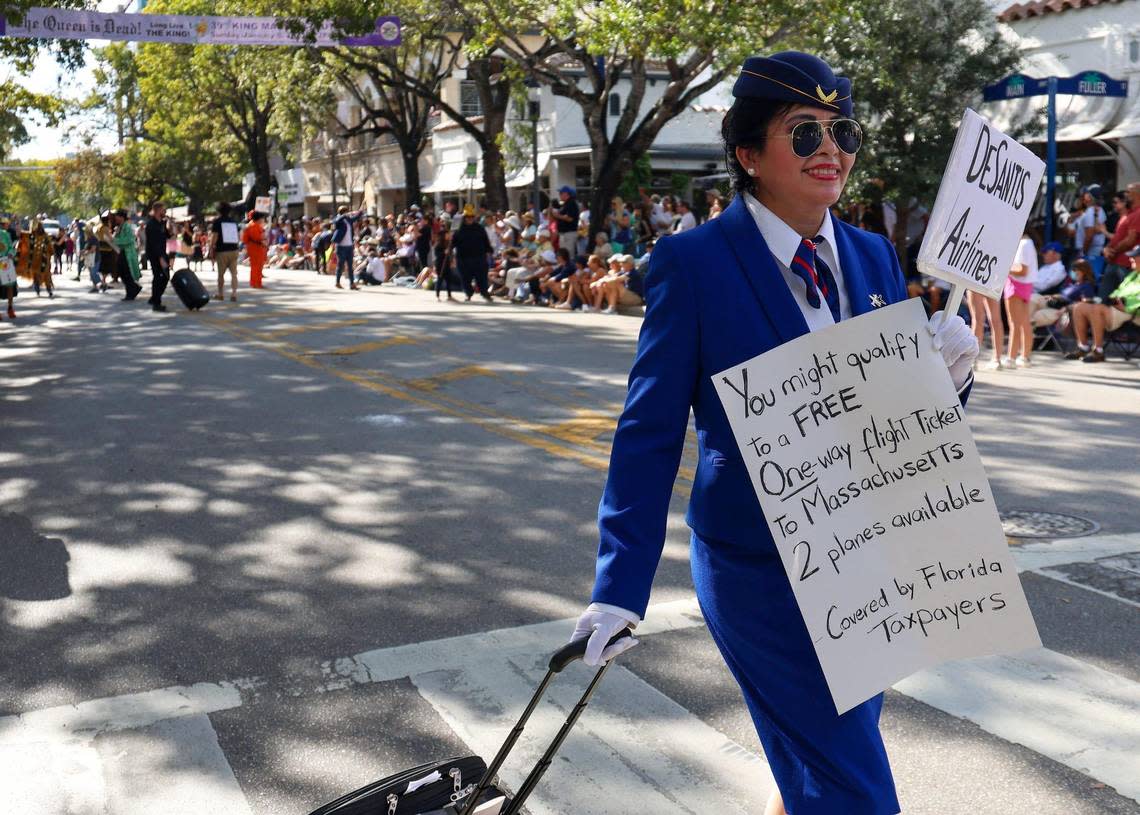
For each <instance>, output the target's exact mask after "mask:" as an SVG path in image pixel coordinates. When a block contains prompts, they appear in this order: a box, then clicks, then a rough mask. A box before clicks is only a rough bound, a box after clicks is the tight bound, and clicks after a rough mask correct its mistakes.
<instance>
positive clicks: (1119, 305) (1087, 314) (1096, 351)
mask: <svg viewBox="0 0 1140 815" xmlns="http://www.w3.org/2000/svg"><path fill="white" fill-rule="evenodd" d="M1129 257H1130V258H1131V260H1132V272H1131V273H1130V274H1129V275H1128V276H1127V277H1126V278H1124V280H1123V281H1122V282H1121V284H1120V285H1119V286H1117V287H1116V289H1115V290H1114V291H1113V292H1112V294H1111V295H1109V296H1108V297H1107V298H1100V297H1094V298H1092V300H1085V301H1083V302H1080V303H1077V304H1076V305H1074V306H1073V311H1072V314H1073V336H1075V337H1076V338H1077V348H1076V350H1075V351H1072V352H1070V353H1068V354H1066V355H1065V359H1079V360H1081V361H1082V362H1104V336H1105V334H1110V333H1112V332H1113V331H1116V330H1117V329H1118V328H1120V327H1121V326H1122V325H1124V324H1125V323H1127V322H1129V321H1130V320H1131V321H1133V322H1136V320H1137V318H1138V316H1140V250H1133V251H1132V252H1130V253H1129ZM1090 328H1091V331H1092V347H1091V348H1090V347H1089V346H1088V345H1087V344H1086V343H1085V340H1086V339H1087V338H1088V336H1089V330H1090Z"/></svg>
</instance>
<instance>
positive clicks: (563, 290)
mask: <svg viewBox="0 0 1140 815" xmlns="http://www.w3.org/2000/svg"><path fill="white" fill-rule="evenodd" d="M569 242H570V241H567V243H569ZM555 255H556V257H557V259H558V265H557V266H555V267H554V271H553V272H552V273H551V275H550V276H549V277H547V278H546V279H545V280H543V281H542V285H541V290H542V291H541V294H542V295H544V296H545V297H546V298H547V304H548V305H549V306H550V307H551V308H554V307H555V306H557V305H558V304H559V303H561V302H562V301H563V300H565V299H566V298H567V297H568V296H569V294H570V283H569V279H570V277H571V276H572V275H574V274H575V273H577V271H578V270H577V267H576V266H575V265H574V264H573V263H571V262H570V251H569V249H568V248H567V247H566V246H560V247H558V251H557V252H556V253H555ZM582 263H583V265H585V260H584V259H583V261H582Z"/></svg>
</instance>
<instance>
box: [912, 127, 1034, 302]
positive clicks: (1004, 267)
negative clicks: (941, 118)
mask: <svg viewBox="0 0 1140 815" xmlns="http://www.w3.org/2000/svg"><path fill="white" fill-rule="evenodd" d="M1044 171H1045V163H1044V162H1043V161H1041V159H1039V158H1037V156H1035V155H1034V154H1033V153H1031V152H1030V151H1029V150H1028V149H1026V148H1025V147H1023V146H1022V145H1021V144H1019V143H1017V142H1016V141H1014V140H1013V139H1011V138H1009V136H1006V135H1005V134H1004V133H1002V132H1001V131H1000V130H998V129H997V128H995V127H994V126H993V125H992V124H990V123H989V121H987V120H986V119H984V118H982V117H981V116H979V115H978V114H977V113H975V112H974V111H972V110H970V109H968V108H967V110H966V112H965V113H964V114H963V115H962V123H961V124H960V125H959V126H958V135H957V136H956V137H955V139H954V148H953V150H951V152H950V160H949V161H948V162H947V163H946V172H945V173H944V174H943V176H942V184H941V185H940V186H939V188H938V196H937V198H935V201H934V209H933V211H932V212H931V213H930V222H929V224H928V225H927V227H926V236H925V237H924V238H923V240H922V248H921V249H919V250H918V261H917V262H918V269H919V271H921V272H922V273H923V274H928V275H930V276H932V277H937V278H941V279H942V280H948V281H950V282H951V283H960V284H962V285H964V286H965V287H966V288H968V289H972V290H973V291H977V292H981V293H982V294H985V295H987V296H989V297H994V298H997V297H1000V296H1001V292H1002V288H1003V287H1004V286H1005V279H1006V277H1008V276H1009V267H1010V264H1012V263H1013V256H1014V253H1015V252H1016V251H1017V245H1018V243H1019V242H1020V241H1021V235H1022V232H1023V231H1024V229H1025V222H1026V221H1027V220H1028V219H1029V211H1030V210H1031V209H1032V208H1033V203H1034V201H1035V200H1036V199H1037V189H1038V187H1039V186H1040V184H1041V176H1042V174H1043V173H1044Z"/></svg>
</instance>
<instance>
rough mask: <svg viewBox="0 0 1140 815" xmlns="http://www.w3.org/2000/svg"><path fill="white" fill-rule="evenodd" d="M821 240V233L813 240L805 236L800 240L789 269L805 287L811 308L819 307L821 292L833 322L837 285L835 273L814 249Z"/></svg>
mask: <svg viewBox="0 0 1140 815" xmlns="http://www.w3.org/2000/svg"><path fill="white" fill-rule="evenodd" d="M822 240H823V236H822V235H816V238H815V241H814V242H812V241H809V240H808V239H807V238H804V239H803V240H802V241H800V245H799V247H797V249H796V255H795V257H793V258H792V265H791V270H792V273H793V274H794V275H796V277H798V278H799V279H800V280H802V281H803V282H804V285H805V286H806V287H807V292H806V293H807V301H808V304H809V305H810V306H811V307H812V308H819V307H820V305H821V303H820V300H819V294H820V292H823V297H824V299H825V300H827V306H828V308H830V309H831V316H832V317H833V318H834V319H835V322H839V287H838V286H836V285H835V275H833V274H832V273H831V269H829V268H828V266H827V264H826V263H824V261H823V258H821V257H820V256H819V255H818V254H817V253H816V251H815V247H816V245H817V244H819V243H820V241H822Z"/></svg>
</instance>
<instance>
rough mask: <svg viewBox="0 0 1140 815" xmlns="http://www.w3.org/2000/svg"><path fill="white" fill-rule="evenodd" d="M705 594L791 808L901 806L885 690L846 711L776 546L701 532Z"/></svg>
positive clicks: (700, 577)
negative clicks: (887, 743)
mask: <svg viewBox="0 0 1140 815" xmlns="http://www.w3.org/2000/svg"><path fill="white" fill-rule="evenodd" d="M691 563H692V569H693V583H694V585H695V586H696V589H697V599H698V600H699V601H700V605H701V611H702V612H703V613H704V616H705V621H706V623H707V624H708V628H709V631H710V633H711V634H712V637H713V640H714V641H715V642H716V644H717V647H718V648H719V649H720V652H721V654H722V655H723V656H724V661H725V662H726V663H727V664H728V668H729V670H730V671H731V672H732V675H733V676H734V677H735V679H736V681H737V683H738V684H739V685H740V689H741V691H742V692H743V693H744V701H745V702H746V703H747V705H748V710H749V712H750V713H751V714H752V721H753V722H754V723H755V725H756V732H757V734H758V735H759V736H760V743H761V744H762V745H763V746H764V753H765V755H766V756H767V759H768V764H769V766H771V768H772V775H773V776H774V777H775V779H776V785H777V786H778V787H779V788H780V794H781V795H782V796H783V798H784V807H785V809H786V810H787V812H788V815H836V813H843V815H896V813H898V812H899V803H898V797H897V795H896V794H895V783H894V778H893V777H892V776H891V767H890V764H889V763H888V762H887V752H886V749H885V748H884V746H883V739H882V736H881V735H880V733H879V713H880V711H881V710H882V708H883V696H882V694H879V695H878V696H876V697H874V698H873V699H869V700H868V701H866V702H864V703H863V704H861V705H859V706H858V707H856V708H853V709H852V710H849V711H847V712H846V713H844V714H843V715H842V716H840V715H838V714H836V712H835V704H834V702H832V700H831V692H830V691H829V690H828V688H827V681H826V680H825V679H824V676H823V670H822V669H821V668H820V666H819V660H818V659H817V658H816V655H815V649H814V648H813V647H812V643H811V638H810V637H809V635H808V631H807V627H806V626H805V625H804V622H803V617H801V616H800V611H799V607H798V606H797V605H796V599H795V596H794V595H793V594H792V588H791V585H790V584H789V583H788V577H787V575H786V573H785V572H784V567H783V565H782V564H781V563H780V559H779V556H778V555H777V554H776V553H775V551H774V550H772V549H768V550H767V551H753V550H751V549H744V548H742V547H740V546H737V545H734V544H729V543H724V542H721V541H714V540H709V539H706V538H701V537H699V536H698V535H696V534H694V535H693V537H692V551H691Z"/></svg>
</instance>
